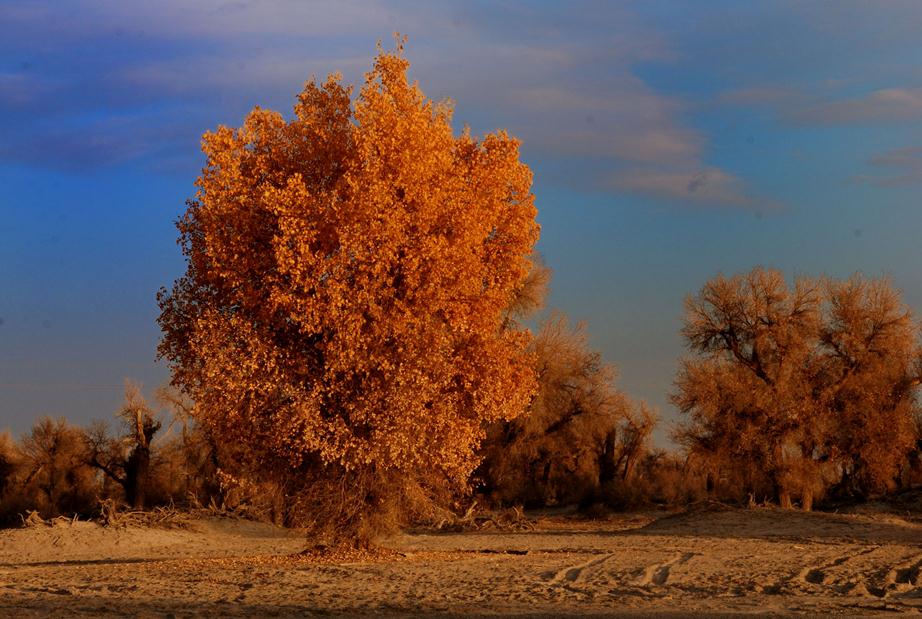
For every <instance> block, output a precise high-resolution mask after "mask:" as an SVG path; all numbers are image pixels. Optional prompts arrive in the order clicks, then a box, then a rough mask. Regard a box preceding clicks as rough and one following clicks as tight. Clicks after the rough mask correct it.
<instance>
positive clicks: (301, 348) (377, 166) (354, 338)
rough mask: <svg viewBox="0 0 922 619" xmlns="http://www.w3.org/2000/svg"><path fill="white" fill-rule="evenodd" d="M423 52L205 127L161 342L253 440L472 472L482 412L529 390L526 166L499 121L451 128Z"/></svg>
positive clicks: (222, 431)
mask: <svg viewBox="0 0 922 619" xmlns="http://www.w3.org/2000/svg"><path fill="white" fill-rule="evenodd" d="M408 67H409V62H408V61H407V60H406V59H405V58H404V57H403V55H402V42H400V41H398V47H397V50H396V51H395V52H393V53H388V52H384V51H383V50H380V49H379V55H378V56H377V58H376V60H375V63H374V67H373V69H372V70H371V71H370V72H369V73H368V74H367V75H366V77H365V83H364V85H363V86H362V88H361V90H360V92H359V94H358V96H357V97H356V98H355V100H354V101H352V89H351V87H347V86H344V85H342V84H341V82H340V77H339V76H337V75H332V76H330V77H329V78H328V79H327V81H326V82H324V83H322V84H319V83H316V82H309V83H308V84H307V85H306V86H305V88H304V90H303V91H302V92H301V94H300V95H299V96H298V103H297V104H296V105H295V108H294V112H295V117H294V118H293V119H291V120H286V119H285V118H284V117H283V116H282V115H281V114H279V113H277V112H273V111H269V110H264V109H260V108H256V109H254V110H253V111H252V112H251V113H250V114H249V115H248V116H247V118H246V119H245V121H244V123H243V125H242V126H241V127H240V128H237V129H232V128H229V127H223V126H222V127H219V128H218V129H217V130H216V131H214V132H211V133H207V134H206V135H205V136H204V139H203V150H204V152H205V155H206V156H207V165H206V167H205V168H204V170H203V172H202V175H201V176H200V177H199V179H198V181H197V186H198V192H197V194H196V197H195V199H194V200H191V201H190V202H189V203H188V209H187V211H186V213H185V214H184V215H183V217H182V218H181V219H180V221H179V223H178V227H179V230H180V234H181V244H182V247H183V251H184V254H185V256H186V258H187V272H186V274H185V275H184V276H183V277H182V278H180V279H179V280H177V281H176V282H175V284H174V286H173V288H172V290H171V291H169V292H167V291H165V290H164V291H161V293H160V296H159V302H160V306H161V315H160V319H159V321H160V325H161V327H162V329H163V333H164V335H163V339H162V341H161V344H160V348H159V351H160V354H161V355H162V356H163V357H165V358H166V359H168V360H169V362H170V364H171V368H172V372H173V383H174V384H175V385H177V386H178V387H180V388H181V389H182V390H183V391H184V392H185V393H186V394H188V395H189V396H190V397H192V398H193V400H194V401H195V406H196V408H195V414H196V416H197V417H198V419H199V420H200V421H201V422H202V423H203V424H205V425H206V426H207V427H208V428H209V430H210V431H211V432H212V433H213V434H214V435H215V436H216V437H219V439H220V440H221V441H223V442H225V443H227V444H230V445H236V446H239V447H240V448H241V451H242V452H245V453H247V454H248V455H249V457H251V458H253V459H256V460H259V459H278V460H281V461H284V462H286V463H287V465H288V466H290V467H292V468H293V469H296V468H297V467H300V466H302V465H311V463H314V462H319V463H320V464H321V465H322V466H336V467H338V468H339V470H342V471H347V472H348V471H351V470H357V469H362V468H368V467H372V468H374V469H375V470H378V471H401V470H411V469H413V468H419V467H423V468H429V467H431V468H435V469H439V470H440V471H442V473H443V474H444V475H445V476H446V477H447V478H449V479H451V480H453V481H455V482H459V483H463V482H464V481H465V480H466V479H467V476H468V475H469V473H470V471H471V470H472V469H473V468H474V466H475V465H476V458H475V455H474V453H475V452H474V450H475V448H476V446H477V445H478V444H479V442H480V440H481V438H482V436H483V427H484V424H485V422H490V421H493V420H496V419H509V418H513V417H515V416H516V415H518V414H519V413H520V412H522V411H523V410H524V409H525V408H526V406H527V405H528V402H529V400H530V398H531V397H532V394H533V392H534V389H535V379H534V375H533V370H532V367H531V362H530V357H529V355H528V354H527V352H526V345H527V341H528V334H527V332H526V331H524V330H522V329H520V328H518V327H516V325H515V324H514V323H512V322H509V321H508V320H505V318H506V317H507V315H508V309H509V308H510V307H511V306H512V305H513V302H514V300H515V299H516V291H517V290H520V289H522V287H523V286H524V285H525V282H526V278H527V276H528V274H529V270H530V268H531V267H530V261H529V258H530V255H531V252H532V248H533V246H534V243H535V242H536V240H537V237H538V226H537V224H536V222H535V214H536V210H535V207H534V198H533V195H532V194H531V191H530V186H531V172H530V171H529V169H528V167H527V166H526V165H525V164H523V163H522V162H521V161H520V160H519V150H518V147H519V144H518V141H517V140H516V139H514V138H512V137H510V136H508V135H507V134H506V133H504V132H498V133H495V134H490V135H487V136H485V137H484V138H483V139H482V140H477V139H475V138H473V137H472V136H471V135H470V133H469V132H468V131H464V132H463V133H462V134H461V135H460V136H455V135H454V134H453V131H452V127H451V122H450V121H451V116H452V109H451V106H450V105H449V104H447V103H433V102H432V101H430V100H428V99H426V98H425V97H424V95H423V93H422V92H421V91H420V89H419V88H418V86H417V85H416V84H411V83H409V82H408V79H407V69H408ZM382 474H383V473H382Z"/></svg>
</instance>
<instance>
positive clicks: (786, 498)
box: [778, 486, 794, 509]
mask: <svg viewBox="0 0 922 619" xmlns="http://www.w3.org/2000/svg"><path fill="white" fill-rule="evenodd" d="M778 505H780V506H781V509H794V503H793V502H791V492H790V491H789V490H788V489H787V488H785V487H783V486H781V487H779V488H778Z"/></svg>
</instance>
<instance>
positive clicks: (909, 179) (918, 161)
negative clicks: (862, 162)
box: [856, 146, 922, 187]
mask: <svg viewBox="0 0 922 619" xmlns="http://www.w3.org/2000/svg"><path fill="white" fill-rule="evenodd" d="M868 165H870V166H871V167H872V168H874V169H876V170H877V172H878V173H877V174H864V175H860V176H858V177H856V180H858V181H859V182H864V183H870V184H872V185H876V186H878V187H894V186H901V185H912V184H916V183H922V146H908V147H905V148H895V149H893V150H889V151H887V152H884V153H879V154H877V155H874V156H873V157H871V159H870V160H869V161H868Z"/></svg>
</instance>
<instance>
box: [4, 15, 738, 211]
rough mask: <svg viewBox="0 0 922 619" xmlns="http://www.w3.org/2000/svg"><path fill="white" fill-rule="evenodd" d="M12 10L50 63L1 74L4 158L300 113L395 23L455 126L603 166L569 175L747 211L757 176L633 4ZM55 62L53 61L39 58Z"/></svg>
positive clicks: (154, 152) (52, 161) (557, 158)
mask: <svg viewBox="0 0 922 619" xmlns="http://www.w3.org/2000/svg"><path fill="white" fill-rule="evenodd" d="M78 15H79V17H80V18H79V19H71V18H72V17H74V16H78ZM0 20H3V21H4V22H5V23H6V24H7V25H8V28H7V30H8V31H9V32H10V33H11V34H10V38H8V40H7V41H6V42H5V43H4V42H0V52H3V51H4V50H6V51H12V50H13V49H16V50H17V53H18V52H21V51H22V50H25V49H31V50H32V53H33V54H34V55H35V59H37V60H35V59H30V58H31V57H29V55H28V54H26V57H24V58H22V59H18V60H17V61H21V62H22V63H25V64H26V65H29V66H28V67H27V68H23V67H18V68H17V67H15V66H14V67H13V68H12V70H10V71H7V72H3V73H0V114H3V113H9V114H11V115H7V116H6V118H7V120H6V121H4V120H2V119H0V130H3V131H4V133H5V135H6V136H7V140H6V143H5V144H4V145H3V147H2V148H0V159H3V160H5V161H9V160H10V159H15V158H16V157H19V158H20V160H21V162H23V163H28V164H30V165H57V166H62V167H68V168H86V167H92V166H94V165H111V164H112V163H113V162H123V161H129V160H131V159H132V158H135V159H143V158H150V157H153V156H157V157H162V158H167V159H171V160H176V158H177V157H178V156H179V153H180V151H181V149H184V148H187V147H188V144H190V143H194V141H197V139H198V135H199V134H200V133H201V131H202V130H204V129H207V128H209V127H210V126H213V125H214V124H217V123H219V122H239V119H240V116H241V115H242V114H243V113H244V112H245V111H246V110H247V109H249V108H250V107H252V106H253V105H255V104H260V105H263V106H269V107H276V108H280V109H282V110H283V111H284V110H287V109H290V105H291V103H292V102H293V98H294V97H293V95H294V94H295V92H296V91H297V90H298V89H299V87H300V85H301V84H302V83H303V81H304V80H305V79H307V78H308V77H309V76H310V75H311V74H316V75H317V76H319V77H323V76H325V74H326V73H328V72H331V71H342V72H343V73H344V74H345V77H346V79H347V80H348V81H353V82H354V81H357V80H360V79H361V76H362V73H363V72H364V71H366V70H367V68H368V66H369V62H370V57H371V54H372V53H373V50H374V47H373V46H374V41H375V40H376V39H378V38H384V39H385V44H387V38H388V37H389V35H390V33H391V32H392V31H393V30H397V29H399V30H401V31H403V32H407V33H409V34H410V35H411V41H410V47H409V49H408V54H409V57H410V58H411V60H413V69H412V71H413V76H414V77H416V78H418V79H419V80H420V82H421V84H422V86H423V88H424V89H425V90H426V92H427V93H429V94H430V95H433V96H435V97H436V98H440V97H443V96H451V97H452V98H454V99H455V100H456V101H457V103H458V108H459V113H458V117H459V121H460V122H465V121H467V122H469V123H470V124H471V125H472V126H473V127H474V128H475V130H479V131H489V130H492V129H494V128H496V127H503V128H507V129H509V130H510V131H511V132H513V133H514V134H515V135H517V136H519V137H520V138H522V140H523V142H524V148H525V151H526V153H527V154H528V155H529V157H531V158H532V159H534V158H540V160H541V161H543V162H545V164H546V165H547V166H553V165H556V164H555V163H554V162H563V165H568V164H567V162H566V160H567V159H570V160H584V159H591V160H592V161H593V165H590V166H585V167H581V168H580V169H581V170H582V172H580V173H578V174H567V175H562V174H561V175H557V178H561V177H567V178H569V179H570V180H569V182H571V183H572V184H574V185H577V186H579V187H592V188H599V187H603V188H605V190H606V191H611V192H618V193H633V194H638V195H642V196H646V197H649V198H654V199H662V200H668V201H670V202H679V203H690V204H706V203H711V202H713V203H719V204H738V205H746V204H748V199H747V198H746V196H745V194H744V193H743V188H744V182H743V181H742V180H741V179H738V178H735V177H734V176H733V175H732V174H731V173H730V172H729V171H727V170H723V169H719V168H717V167H715V166H714V164H713V163H711V162H709V161H708V160H707V152H708V143H709V136H708V135H707V134H706V133H705V132H703V131H702V130H700V129H698V128H695V127H694V126H693V125H692V124H691V123H690V122H689V118H690V116H691V115H690V113H689V106H688V105H687V103H686V102H685V101H684V100H683V99H682V98H681V97H678V96H675V95H669V94H666V93H663V92H660V91H659V90H657V89H656V88H654V87H652V86H651V85H650V84H648V83H647V82H646V81H645V80H644V79H642V78H641V77H640V76H639V74H638V73H637V71H636V70H635V67H636V66H637V65H638V63H650V62H664V61H671V60H673V59H674V58H675V57H676V52H675V50H674V49H672V48H671V46H670V43H669V41H668V38H667V37H665V36H664V35H663V34H662V33H661V32H659V31H657V30H656V29H654V28H652V27H650V26H649V25H648V24H646V23H644V22H642V21H641V20H640V19H638V18H637V16H636V15H635V14H634V12H633V10H632V8H631V7H626V6H611V5H609V4H607V3H596V2H585V3H583V4H581V5H577V6H570V5H568V6H566V7H564V6H562V5H561V6H559V7H553V6H552V7H540V8H539V7H536V6H533V5H531V4H528V3H516V2H512V3H503V4H498V5H484V6H480V5H477V6H473V5H459V6H456V7H451V6H447V5H442V4H435V3H417V2H396V3H391V4H381V3H377V2H349V3H346V2H328V3H323V2H321V3H300V2H287V1H284V0H268V1H266V2H224V1H218V0H203V1H202V2H196V3H192V4H190V3H186V2H180V1H179V0H159V1H156V2H148V3H124V2H116V1H114V0H103V1H102V2H98V1H97V2H89V1H87V0H69V1H68V0H63V1H62V2H61V3H60V4H56V5H54V6H51V5H50V4H43V3H34V4H32V5H29V6H26V7H19V8H0ZM332 33H335V35H334V34H332ZM29 42H36V43H35V45H32V44H31V43H30V44H28V45H27V43H29ZM65 49H66V50H67V51H66V53H65ZM36 50H37V51H36ZM52 56H53V57H55V58H57V59H58V60H57V63H56V64H54V65H51V64H47V63H43V62H42V61H41V59H42V58H45V57H52ZM77 56H80V57H82V58H84V60H82V61H81V63H80V64H79V65H75V64H73V61H72V59H73V58H75V57H77ZM69 59H70V60H69ZM24 66H25V65H24ZM25 110H28V117H25V116H23V113H24V111H25ZM105 117H108V120H102V118H105ZM113 118H115V119H117V120H113ZM125 119H131V120H130V121H128V120H125ZM24 122H28V123H29V124H30V126H29V127H28V129H27V130H26V129H24V128H23V126H22V125H23V123H24ZM5 123H6V124H7V126H4V124H5ZM198 123H201V124H198ZM129 126H130V127H131V130H130V131H132V132H135V133H134V135H133V139H127V140H126V137H132V136H131V135H129V130H128V129H127V127H129ZM183 131H187V132H188V135H185V134H183V133H182V132H183ZM49 149H50V150H49ZM17 153H19V154H18V155H17ZM71 157H73V160H71V159H70V158H71ZM148 163H149V165H151V166H153V167H155V168H158V169H163V166H157V165H156V162H154V161H150V162H148ZM167 167H169V166H167ZM570 167H576V166H572V165H571V166H570ZM667 179H674V180H667ZM680 179H685V180H684V181H682V180H680ZM694 179H699V180H697V181H696V180H694Z"/></svg>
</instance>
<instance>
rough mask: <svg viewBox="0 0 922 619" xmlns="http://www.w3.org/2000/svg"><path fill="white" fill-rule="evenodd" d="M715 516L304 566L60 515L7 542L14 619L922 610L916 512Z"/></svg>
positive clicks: (267, 531)
mask: <svg viewBox="0 0 922 619" xmlns="http://www.w3.org/2000/svg"><path fill="white" fill-rule="evenodd" d="M864 511H865V512H866V513H850V514H838V513H799V512H783V511H780V510H776V509H772V508H756V509H731V508H727V507H722V506H715V505H708V506H699V507H698V508H696V509H692V510H690V511H688V512H684V513H680V514H666V515H663V513H662V512H660V513H658V514H657V513H649V514H646V513H645V514H633V515H630V514H629V515H619V516H610V517H606V518H602V519H598V520H580V519H577V518H573V517H570V518H564V517H561V516H553V517H552V516H548V515H544V516H542V517H538V518H537V519H536V520H535V524H536V527H535V528H534V530H529V531H523V532H503V531H473V532H471V531H468V532H463V533H442V532H437V531H418V532H410V533H405V534H401V535H399V536H397V537H394V538H391V539H389V540H387V541H386V542H385V544H384V546H385V547H386V548H388V549H391V552H385V553H382V554H381V556H378V557H375V558H370V559H369V558H364V559H361V560H351V559H349V558H346V559H336V558H335V557H334V558H332V559H330V560H320V561H318V560H317V559H316V558H313V557H309V556H303V555H298V554H297V553H298V552H299V551H301V550H302V549H304V548H305V546H306V540H305V539H304V537H303V536H301V535H299V534H298V533H297V532H295V531H286V530H284V529H280V528H276V527H273V526H270V525H266V524H259V523H253V522H247V521H241V520H235V519H230V518H199V519H195V520H189V521H185V522H183V523H181V524H182V526H180V527H175V526H174V527H172V528H160V527H156V526H155V527H149V526H148V527H138V526H121V527H114V526H109V527H103V526H101V525H99V524H96V523H90V522H79V521H78V522H70V521H64V520H58V521H57V522H56V523H55V524H53V525H40V526H33V527H29V528H22V529H13V530H6V531H2V532H0V616H4V617H5V616H10V617H14V616H15V617H36V616H79V617H83V616H87V617H97V616H98V617H169V616H173V617H194V616H222V617H242V616H281V617H287V616H305V615H312V614H324V615H367V614H396V615H405V614H421V615H458V616H460V615H465V616H469V615H529V616H560V615H576V614H588V615H609V616H635V615H636V616H684V615H687V614H691V613H697V614H701V615H707V616H714V615H716V614H724V613H726V614H751V613H770V614H779V615H791V614H807V615H819V614H823V615H825V614H830V613H836V614H849V615H862V616H867V615H877V614H886V615H893V614H900V613H901V614H915V613H919V612H922V578H920V569H922V524H919V523H918V522H916V521H914V519H913V517H911V516H910V515H908V514H903V515H899V514H897V513H895V512H894V510H889V511H887V512H882V511H880V510H875V509H870V508H867V509H865V510H864Z"/></svg>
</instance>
